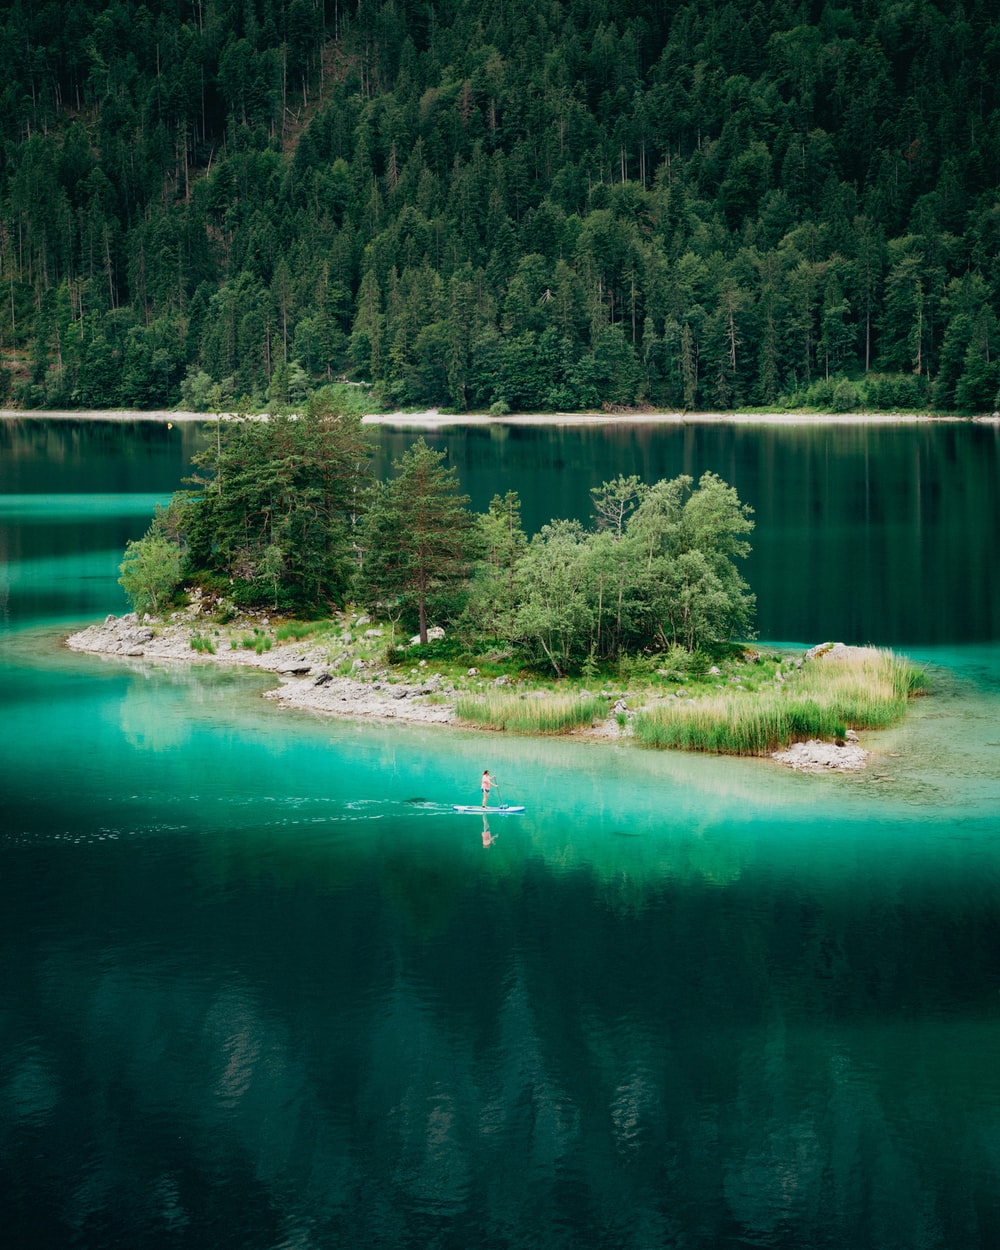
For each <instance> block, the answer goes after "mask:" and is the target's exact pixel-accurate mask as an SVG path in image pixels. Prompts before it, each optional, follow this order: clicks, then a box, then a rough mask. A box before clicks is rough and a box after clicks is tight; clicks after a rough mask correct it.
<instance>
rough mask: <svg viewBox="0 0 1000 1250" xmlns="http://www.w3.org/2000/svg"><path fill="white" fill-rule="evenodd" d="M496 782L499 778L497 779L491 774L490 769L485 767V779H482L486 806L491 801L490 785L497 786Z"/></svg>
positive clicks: (484, 804)
mask: <svg viewBox="0 0 1000 1250" xmlns="http://www.w3.org/2000/svg"><path fill="white" fill-rule="evenodd" d="M496 783H497V779H496V777H491V776H490V770H489V769H488V768H484V769H483V780H482V787H483V807H485V806H486V804H487V803H488V802H489V801H490V786H495V785H496Z"/></svg>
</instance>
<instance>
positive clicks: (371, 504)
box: [359, 438, 474, 643]
mask: <svg viewBox="0 0 1000 1250" xmlns="http://www.w3.org/2000/svg"><path fill="white" fill-rule="evenodd" d="M444 458H445V453H444V452H438V451H434V450H433V449H432V448H430V447H428V446H427V443H426V442H425V441H424V439H422V438H421V439H418V440H417V442H416V443H414V444H413V446H412V447H410V448H409V449H408V450H407V451H405V452H404V453H403V455H402V456H401V457H400V458H399V459H397V460H394V461H393V468H394V469H395V470H396V477H394V478H391V479H390V480H389V481H387V482H384V483H378V484H377V485H376V486H375V487H374V488H373V489H372V491H371V492H370V494H369V497H368V506H367V510H366V514H365V518H364V522H363V524H362V529H361V537H360V545H361V552H362V562H361V569H360V573H359V591H360V594H361V597H362V599H363V600H364V602H365V603H367V604H368V605H369V606H370V607H371V608H372V610H373V611H375V612H378V611H380V610H382V611H391V609H392V607H393V606H396V607H398V608H400V609H402V610H406V609H407V608H409V609H412V611H413V612H414V613H415V615H416V619H417V629H418V633H419V636H420V641H421V642H422V643H426V642H427V628H428V614H429V611H430V610H431V607H432V605H433V606H434V607H440V608H442V609H444V610H445V611H447V610H448V606H449V604H450V603H451V602H453V601H454V599H455V596H456V593H457V592H459V591H460V590H461V589H462V588H463V587H464V585H465V582H466V578H467V576H468V572H469V568H470V565H471V563H472V558H473V552H474V519H473V516H472V514H471V513H470V512H469V510H468V504H469V497H468V495H462V494H460V493H459V486H458V470H457V469H454V468H451V469H446V468H445V467H444V465H443V464H442V461H443V460H444Z"/></svg>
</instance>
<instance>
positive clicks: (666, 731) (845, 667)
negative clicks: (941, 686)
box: [633, 648, 925, 755]
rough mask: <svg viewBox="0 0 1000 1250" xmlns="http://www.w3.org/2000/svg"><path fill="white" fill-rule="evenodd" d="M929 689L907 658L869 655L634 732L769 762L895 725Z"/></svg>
mask: <svg viewBox="0 0 1000 1250" xmlns="http://www.w3.org/2000/svg"><path fill="white" fill-rule="evenodd" d="M924 686H925V676H924V673H923V672H922V671H921V670H920V669H918V668H916V667H915V666H914V665H913V664H912V663H911V661H909V660H907V659H906V658H905V657H903V656H897V655H895V654H894V653H893V652H891V651H883V650H875V649H869V648H866V649H864V650H858V651H853V652H849V653H848V654H847V655H845V656H836V657H826V658H821V659H815V660H811V661H809V662H808V663H807V664H804V665H803V667H802V668H801V669H800V670H797V671H796V672H795V674H794V675H792V676H790V677H789V678H788V680H786V681H785V682H784V683H783V684H782V685H781V686H780V687H777V688H774V689H771V690H759V691H756V692H754V693H750V692H747V691H727V692H726V693H725V694H719V695H714V696H709V697H707V698H703V699H692V700H689V701H678V702H670V703H664V704H661V705H659V706H657V707H656V708H652V709H649V710H647V711H643V712H640V713H638V714H637V715H636V717H635V721H634V723H633V732H634V735H635V738H636V740H637V741H638V742H640V743H641V744H642V745H643V746H650V747H673V748H677V749H680V750H687V751H713V752H717V753H719V754H724V755H767V754H769V753H770V752H772V751H775V750H778V749H779V748H780V747H783V746H787V745H788V744H789V743H790V742H796V741H800V740H802V739H807V738H835V739H839V738H843V736H844V733H845V732H846V730H847V729H848V728H851V729H882V728H885V727H886V726H887V725H892V724H894V723H895V722H896V721H898V720H900V719H902V717H903V715H904V713H905V711H906V704H907V700H908V699H909V698H910V697H911V696H912V695H914V694H917V693H919V692H920V691H921V690H923V689H924Z"/></svg>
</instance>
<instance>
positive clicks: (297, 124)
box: [0, 0, 1000, 412]
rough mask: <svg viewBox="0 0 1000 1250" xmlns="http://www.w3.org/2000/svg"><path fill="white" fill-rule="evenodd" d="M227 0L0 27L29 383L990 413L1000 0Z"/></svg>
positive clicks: (150, 403) (20, 323)
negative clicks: (353, 383)
mask: <svg viewBox="0 0 1000 1250" xmlns="http://www.w3.org/2000/svg"><path fill="white" fill-rule="evenodd" d="M231 7H232V6H228V5H223V6H222V7H221V8H219V7H218V6H216V7H215V8H213V7H212V6H207V7H205V12H204V13H202V6H197V12H198V20H193V18H192V13H193V12H194V10H193V9H191V6H187V7H185V6H178V5H173V4H165V3H163V2H162V0H149V2H148V3H147V4H146V5H143V6H135V5H132V4H130V3H122V4H117V5H115V6H111V7H110V8H108V6H100V5H89V6H88V5H83V6H80V5H77V6H75V7H74V8H72V10H71V11H70V13H69V17H68V19H67V21H66V22H62V23H59V22H54V21H53V20H52V11H53V10H52V7H51V6H44V5H43V6H34V7H32V6H24V5H12V6H10V5H9V6H6V8H5V11H4V13H3V14H2V16H0V38H2V40H3V46H4V48H5V49H6V50H7V53H8V55H7V56H6V59H5V95H4V102H5V107H4V110H3V112H2V120H0V131H2V134H3V140H4V148H3V151H4V160H3V163H2V165H0V214H2V226H3V230H2V233H3V237H4V238H8V239H11V240H16V246H13V245H12V246H10V247H4V248H2V249H0V288H2V290H3V292H4V308H5V312H4V317H3V326H2V328H0V336H2V337H0V352H2V353H3V357H4V359H3V367H6V368H7V369H9V370H10V371H11V373H12V375H13V377H12V384H11V393H12V394H13V395H14V396H15V398H16V399H17V401H18V402H21V403H26V404H32V405H37V406H44V405H50V406H51V405H53V404H56V403H59V404H61V405H62V404H67V405H76V406H94V407H109V406H114V405H123V404H127V405H134V406H138V407H164V406H172V405H175V404H177V403H183V404H184V405H185V406H187V407H190V408H192V409H193V410H195V411H202V412H210V411H217V410H218V409H217V407H216V403H217V399H216V394H215V392H216V388H221V390H222V391H224V392H228V393H230V394H245V395H248V396H251V397H252V398H253V400H254V401H255V402H256V403H259V404H268V405H269V406H271V407H286V406H289V407H296V408H301V407H303V406H304V405H305V404H306V403H307V402H308V398H309V396H311V395H313V394H315V393H316V391H317V390H318V389H320V388H323V387H325V386H328V385H331V384H335V379H338V378H341V377H344V376H345V375H347V374H348V373H351V374H353V375H354V376H355V377H357V378H361V379H364V380H365V381H366V382H369V383H371V384H372V385H373V386H374V387H375V388H376V392H377V394H378V395H379V396H380V397H382V398H383V399H385V400H386V401H388V402H390V403H392V404H393V405H404V406H410V405H430V404H437V405H448V406H451V407H453V408H455V409H458V410H466V409H468V408H470V407H476V408H481V409H483V410H492V411H495V412H503V411H507V410H515V409H539V410H544V411H549V410H564V409H587V408H596V409H600V408H601V407H603V406H605V405H607V406H609V407H612V408H614V407H615V406H619V405H620V406H632V405H636V404H640V403H644V402H648V403H651V404H654V405H656V406H659V407H675V408H678V409H680V408H698V407H701V408H706V407H713V408H714V407H718V408H723V409H727V408H732V407H734V406H737V405H749V404H754V405H765V406H769V407H770V406H775V405H777V404H779V403H781V402H782V401H783V399H786V400H790V401H791V403H792V406H817V403H818V406H821V407H823V408H824V409H829V410H832V411H837V412H840V411H848V410H850V409H851V408H852V407H853V406H854V403H853V402H852V396H851V391H850V387H852V386H853V387H854V388H855V392H856V395H858V396H859V397H860V399H861V401H862V402H864V403H865V404H867V406H868V407H890V408H891V407H905V408H915V409H921V408H924V407H925V406H926V405H927V403H928V402H930V401H932V402H934V403H935V404H938V405H943V406H945V407H949V408H951V407H954V408H956V409H957V410H960V411H969V412H973V411H980V410H982V409H984V408H987V409H989V408H992V407H993V405H994V404H995V403H996V402H997V390H998V386H1000V377H998V376H997V369H996V362H995V355H996V352H995V346H994V345H993V344H994V343H995V324H994V323H995V317H996V310H997V308H998V307H1000V231H998V230H997V224H996V187H995V182H996V177H995V169H996V164H997V159H996V156H997V152H998V151H1000V39H998V29H1000V19H998V18H997V16H996V14H995V13H994V12H993V9H992V8H991V6H989V5H985V4H981V3H977V4H969V5H964V6H959V9H958V10H956V11H955V12H953V11H952V9H953V7H954V6H952V7H948V6H946V5H944V4H943V3H941V0H923V2H922V3H919V4H916V3H913V4H897V5H894V6H889V7H886V6H879V5H875V4H868V5H853V6H848V7H847V8H839V9H838V8H831V7H829V6H827V7H826V8H823V7H822V6H813V8H814V9H815V12H812V11H808V12H807V11H806V10H805V9H804V8H803V6H801V5H789V4H786V3H778V2H777V0H763V2H762V3H753V4H752V3H750V0H736V2H735V3H732V4H729V5H727V6H724V8H720V9H719V10H718V12H716V11H715V10H711V11H709V10H706V9H705V6H698V5H696V4H693V3H690V2H687V3H680V4H677V5H662V4H652V3H650V2H649V0H628V2H625V0H612V2H611V3H609V4H603V5H597V6H593V5H592V6H587V5H570V6H567V5H550V6H537V5H535V6H525V5H524V4H523V3H512V4H510V5H505V6H499V7H498V6H496V5H486V4H485V3H484V2H483V0H471V2H470V3H467V4H462V5H451V6H445V10H444V11H443V12H442V13H441V14H437V16H435V17H434V20H429V19H427V16H426V14H425V13H424V11H423V9H422V8H420V6H413V5H411V4H409V3H396V4H389V3H385V2H383V0H374V2H373V3H370V4H369V3H366V4H359V5H355V6H344V5H339V6H338V5H332V6H331V5H326V6H323V5H316V4H309V3H303V2H302V0H270V2H269V3H268V4H267V5H266V6H257V8H256V10H254V12H255V13H256V16H254V12H251V13H250V16H249V17H247V14H246V13H244V12H243V10H242V9H240V10H239V12H237V10H236V9H233V10H232V12H230V8H231ZM251 9H253V6H251ZM820 10H822V11H820ZM956 14H957V15H956ZM202 19H204V20H202ZM334 65H335V66H336V67H337V69H336V72H333V70H332V68H331V67H332V66H334ZM958 288H961V290H959V289H958ZM876 371H878V372H880V373H885V374H887V375H889V376H891V377H894V378H906V377H909V378H912V379H915V380H916V391H917V392H918V393H917V394H915V395H911V396H907V397H906V399H905V402H904V397H903V396H902V395H900V394H896V395H895V396H892V395H891V393H890V392H891V390H892V389H893V388H891V387H889V388H887V387H884V386H881V385H873V386H871V387H870V388H869V387H868V386H867V385H866V379H867V378H868V377H869V376H870V375H871V374H872V373H874V372H876ZM820 382H821V383H823V384H824V385H823V388H822V391H821V392H813V391H812V388H813V386H814V385H815V384H817V383H820ZM904 389H905V388H904ZM369 396H370V393H369ZM805 396H811V398H810V399H809V401H808V402H807V401H806V400H805V399H803V398H801V397H805ZM821 396H822V397H821ZM911 401H912V402H911Z"/></svg>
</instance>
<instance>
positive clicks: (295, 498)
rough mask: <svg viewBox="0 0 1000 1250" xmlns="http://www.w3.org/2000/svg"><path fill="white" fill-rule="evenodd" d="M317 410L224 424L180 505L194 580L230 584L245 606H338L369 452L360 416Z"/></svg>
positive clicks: (322, 406) (325, 407)
mask: <svg viewBox="0 0 1000 1250" xmlns="http://www.w3.org/2000/svg"><path fill="white" fill-rule="evenodd" d="M325 399H326V401H327V402H319V401H317V402H314V403H313V404H311V405H310V407H309V409H308V410H307V411H306V412H305V413H304V414H302V415H301V416H299V417H296V418H292V417H287V416H282V415H272V416H271V417H269V418H268V419H266V420H256V419H252V418H248V417H242V418H239V419H233V420H222V419H221V418H219V419H218V420H217V423H216V427H215V430H214V435H215V436H214V438H211V439H210V441H209V445H208V447H207V448H206V450H205V451H204V452H202V453H201V454H200V455H198V456H197V457H196V458H195V463H196V466H197V467H198V469H199V470H200V473H199V475H198V477H196V478H195V479H194V482H193V483H192V484H193V485H194V486H196V487H197V488H199V489H198V490H197V491H195V492H191V493H189V494H188V495H187V496H185V497H183V498H181V499H179V500H178V502H177V509H176V510H177V514H178V517H179V525H181V527H182V528H183V531H184V533H185V536H186V540H187V544H188V564H189V568H190V569H191V570H192V571H193V572H195V573H208V574H210V575H212V574H214V575H223V576H225V577H227V578H230V579H232V583H233V584H232V588H231V595H232V598H233V600H234V602H236V603H238V604H241V605H252V604H268V605H269V606H271V607H272V608H281V609H289V608H295V607H299V606H301V607H309V606H311V605H316V604H322V603H325V602H327V601H334V602H335V601H337V600H339V599H341V598H342V596H343V595H344V593H345V591H346V589H347V586H348V584H349V582H350V578H351V576H352V574H353V563H354V553H353V546H352V544H353V541H354V536H355V526H356V519H357V513H358V508H359V499H360V496H361V494H362V492H363V490H364V487H365V485H366V482H367V476H368V461H369V458H370V454H371V452H370V446H369V444H368V442H367V440H366V439H365V437H364V435H363V432H362V430H361V425H360V419H359V418H358V417H357V416H355V415H349V414H343V413H338V412H337V411H335V410H333V409H331V407H330V406H329V402H328V401H329V399H330V396H326V397H325Z"/></svg>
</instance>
